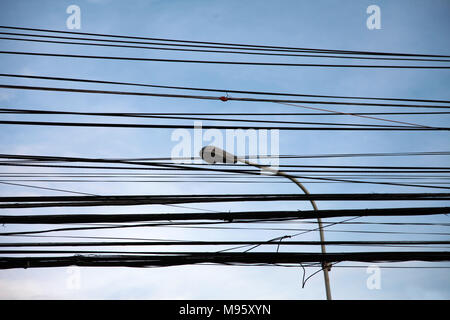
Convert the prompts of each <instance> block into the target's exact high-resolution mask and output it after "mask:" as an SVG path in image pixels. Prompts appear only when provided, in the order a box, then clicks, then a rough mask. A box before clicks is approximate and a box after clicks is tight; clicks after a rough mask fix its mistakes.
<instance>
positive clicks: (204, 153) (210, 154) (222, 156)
mask: <svg viewBox="0 0 450 320" xmlns="http://www.w3.org/2000/svg"><path fill="white" fill-rule="evenodd" d="M200 157H201V158H202V159H203V160H205V161H206V162H208V163H210V164H216V163H237V162H241V163H244V164H247V165H249V166H253V167H257V168H259V169H261V170H265V171H268V172H271V173H273V174H274V175H277V176H280V177H285V178H288V179H289V180H291V181H292V182H294V183H295V184H296V185H297V186H298V187H299V188H300V189H302V191H303V192H304V193H305V194H309V191H308V189H306V188H305V186H304V185H302V184H301V183H300V181H298V180H297V179H296V178H294V177H292V176H290V175H289V174H287V173H285V172H282V171H279V170H275V169H273V168H270V167H267V166H263V165H260V164H258V163H254V162H250V161H248V160H247V159H245V158H238V157H237V156H235V155H233V154H231V153H229V152H226V151H225V150H222V149H221V148H218V147H215V146H206V147H203V148H202V149H201V150H200ZM310 202H311V205H312V207H313V208H314V210H315V211H319V209H318V208H317V205H316V202H315V201H314V200H310ZM317 223H318V225H319V234H320V242H321V245H320V246H321V249H322V253H323V254H324V255H325V253H326V250H325V244H324V242H325V236H324V234H323V227H322V220H321V219H320V217H317ZM329 267H330V266H329V265H328V263H326V262H322V270H323V277H324V282H325V292H326V295H327V300H331V289H330V278H329V276H328V271H329Z"/></svg>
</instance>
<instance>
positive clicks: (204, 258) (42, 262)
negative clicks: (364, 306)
mask: <svg viewBox="0 0 450 320" xmlns="http://www.w3.org/2000/svg"><path fill="white" fill-rule="evenodd" d="M412 260H417V261H430V262H431V261H448V260H450V252H410V251H407V252H345V253H325V254H322V253H297V252H296V253H293V252H290V253H286V252H278V253H272V252H270V253H269V252H252V253H235V252H233V253H230V252H226V253H212V252H170V253H159V252H155V253H154V254H153V255H149V254H148V253H147V254H146V255H85V256H83V255H75V256H61V257H20V258H19V257H17V258H12V257H1V258H0V269H11V268H37V267H63V266H70V265H78V266H91V267H94V266H103V267H106V266H122V267H124V266H126V267H150V266H160V267H161V266H175V265H187V264H199V263H216V264H228V263H245V264H248V265H252V264H258V263H272V264H273V263H294V264H296V265H298V263H299V262H322V261H327V262H329V261H331V262H337V261H361V262H381V261H385V262H386V261H389V262H399V261H402V262H403V261H412Z"/></svg>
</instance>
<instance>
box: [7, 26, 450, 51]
mask: <svg viewBox="0 0 450 320" xmlns="http://www.w3.org/2000/svg"><path fill="white" fill-rule="evenodd" d="M0 28H2V29H13V30H25V31H39V32H51V33H61V34H73V35H86V36H101V37H108V38H122V39H137V40H150V41H165V42H175V43H176V42H178V43H189V44H208V45H220V46H224V45H226V46H233V47H244V48H253V49H254V50H256V49H272V51H273V50H277V51H279V50H278V49H281V50H293V51H313V52H332V53H340V54H362V55H395V56H411V57H412V56H416V57H440V58H450V56H449V55H432V54H412V53H394V52H373V51H351V50H336V49H312V48H295V47H282V46H267V45H255V44H239V43H226V42H207V41H193V40H179V39H167V38H150V37H138V36H129V35H114V34H100V33H87V32H76V31H62V30H51V29H42V28H40V29H39V28H26V27H15V26H0ZM244 48H241V49H244ZM253 49H252V50H253Z"/></svg>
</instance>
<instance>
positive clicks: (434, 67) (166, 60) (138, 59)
mask: <svg viewBox="0 0 450 320" xmlns="http://www.w3.org/2000/svg"><path fill="white" fill-rule="evenodd" d="M0 54H12V55H27V56H41V57H59V58H82V59H102V60H126V61H141V62H175V63H196V64H198V63H200V64H220V65H251V66H277V67H323V68H370V69H450V66H444V65H433V66H431V65H367V64H320V63H285V62H254V61H221V60H186V59H161V58H142V57H120V56H95V55H81V54H62V53H48V52H30V51H0Z"/></svg>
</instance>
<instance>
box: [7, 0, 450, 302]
mask: <svg viewBox="0 0 450 320" xmlns="http://www.w3.org/2000/svg"><path fill="white" fill-rule="evenodd" d="M71 4H76V5H78V6H80V8H81V26H82V28H81V31H82V32H94V33H111V34H123V35H136V36H145V37H157V38H173V39H191V40H198V41H215V42H233V43H252V44H266V45H279V46H293V47H310V48H329V49H349V50H367V51H369V50H372V51H388V52H389V51H392V52H411V53H424V54H426V53H429V54H450V42H449V37H448V32H449V31H450V20H449V19H448V13H449V12H450V3H449V2H448V1H445V0H443V1H437V0H432V1H406V0H404V1H395V2H393V1H378V0H371V1H356V0H353V1H350V0H346V1H330V0H328V1H113V0H90V1H89V0H87V1H23V0H15V1H10V0H4V1H2V2H1V4H0V21H1V23H0V24H1V25H10V26H24V27H35V28H47V29H58V30H66V19H67V17H68V15H67V14H66V8H67V7H68V6H69V5H71ZM371 4H377V5H379V6H380V8H381V17H382V18H381V19H382V22H381V24H382V29H381V30H368V29H367V27H366V19H367V17H368V15H367V14H366V8H367V7H368V6H369V5H371ZM0 48H1V50H9V51H26V50H27V51H39V52H56V53H73V54H96V55H117V56H119V55H121V56H136V57H138V56H139V57H140V56H145V57H155V58H156V57H160V58H180V57H182V58H183V59H211V60H212V59H216V60H220V59H222V58H224V57H223V56H221V55H219V54H218V55H216V56H211V54H209V55H208V54H201V53H189V52H186V53H182V54H180V53H175V52H165V51H161V52H158V51H152V50H148V51H145V52H143V51H142V50H139V49H117V48H101V49H99V48H96V47H87V48H82V47H78V46H70V45H66V46H64V45H52V44H37V43H21V42H15V41H6V40H1V41H0ZM226 58H227V59H229V60H231V59H235V60H242V61H245V60H249V59H250V58H249V57H230V56H226ZM224 59H225V58H224ZM251 59H252V60H257V61H270V60H271V59H272V60H277V59H278V60H281V58H269V57H262V58H258V57H256V58H253V57H252V58H251ZM225 60H226V59H225ZM278 60H277V61H278ZM283 61H286V62H292V61H297V60H295V59H294V58H283ZM305 61H308V62H309V61H311V62H315V61H316V60H314V59H312V58H311V59H306V58H305ZM333 62H336V63H339V62H341V61H333ZM0 70H1V73H19V74H22V73H23V74H35V75H50V76H62V77H77V78H91V79H104V80H112V81H114V80H119V81H133V82H142V83H152V84H163V85H174V86H177V85H178V86H192V87H209V88H229V89H237V90H239V89H243V90H257V91H284V92H298V93H310V94H325V95H349V96H375V97H376V96H381V97H403V98H417V99H420V98H424V99H447V100H448V99H450V95H449V91H448V87H449V83H450V73H449V72H448V71H446V70H413V69H411V70H396V69H392V70H389V69H388V70H381V69H340V68H336V69H327V68H295V67H294V68H287V67H257V66H221V65H201V64H175V63H157V62H127V61H98V60H86V59H79V60H76V59H64V58H50V57H28V56H14V55H2V56H1V60H0ZM0 83H3V84H6V83H11V84H27V85H50V84H51V83H50V82H46V81H36V80H34V81H31V80H21V79H15V80H10V79H8V78H1V79H0ZM51 85H53V84H51ZM58 85H59V84H58ZM61 86H63V87H74V88H77V87H81V86H80V85H78V84H71V83H65V84H63V85H61ZM90 88H98V89H102V88H106V89H108V90H114V89H122V88H120V87H117V86H116V87H115V86H110V85H108V86H105V85H103V86H102V85H92V86H90ZM130 90H131V89H130ZM152 92H159V91H158V90H156V89H155V90H152ZM161 92H162V91H161ZM0 103H1V105H2V106H3V107H11V108H12V107H18V108H39V109H49V110H51V109H58V110H71V111H99V112H119V111H127V112H242V111H245V112H252V111H254V112H276V111H280V112H282V111H286V112H295V111H299V112H302V111H303V109H295V108H290V107H287V106H280V105H275V104H263V103H250V104H246V103H242V102H226V103H224V102H220V101H217V102H215V101H214V102H211V101H206V102H205V101H191V100H182V99H164V98H148V97H133V96H106V95H105V96H103V95H89V94H75V93H52V92H26V91H13V90H7V89H2V90H1V91H0ZM336 110H337V109H336ZM339 110H340V111H352V110H355V109H354V108H352V107H345V106H344V107H340V109H339ZM381 110H384V109H383V108H378V109H377V111H381ZM15 118H16V116H12V115H4V116H2V119H15ZM63 118H64V119H67V118H65V117H62V118H61V117H56V116H55V117H53V118H51V120H50V121H52V120H57V119H63ZM26 119H41V120H45V117H33V116H28V117H27V118H26ZM70 119H74V120H75V119H77V117H71V118H70ZM339 119H340V120H342V121H344V119H345V121H347V122H349V121H354V122H357V121H360V122H362V123H373V122H370V121H365V120H364V121H363V120H361V119H352V118H351V117H348V118H347V117H342V118H339ZM396 119H397V118H396ZM101 120H103V121H106V120H107V119H101ZM111 120H115V121H117V119H111ZM315 120H316V119H314V118H311V119H309V118H308V119H307V120H306V121H315ZM317 120H323V118H320V119H317ZM402 120H403V121H411V122H419V121H426V124H429V125H443V126H444V125H445V126H448V125H449V118H448V116H437V117H429V118H427V119H421V118H420V117H417V116H415V117H413V116H411V117H403V118H402ZM121 121H123V122H125V121H127V120H121ZM329 121H337V119H334V118H333V119H332V117H330V119H329ZM131 122H137V120H135V121H131ZM170 136H171V131H170V130H155V129H151V130H142V129H141V130H139V129H98V128H58V127H53V128H52V127H42V128H41V127H19V126H5V125H2V126H1V127H0V152H1V153H8V154H40V155H59V156H80V157H105V158H106V157H109V158H114V157H124V156H126V157H167V156H170V152H171V149H172V148H173V146H174V142H173V141H171V140H170ZM448 147H449V136H448V134H447V133H442V132H426V133H423V132H406V133H405V132H397V133H395V132H394V133H393V132H364V131H361V132H358V133H356V134H355V133H354V132H332V133H330V132H309V131H305V132H295V133H294V132H281V133H280V153H281V154H302V153H305V154H320V153H324V154H325V153H364V152H407V151H441V150H448ZM194 152H198V150H194ZM402 161H404V158H395V157H392V158H380V159H377V158H373V159H369V158H367V159H365V158H362V159H361V158H356V159H348V160H342V159H337V160H336V159H333V158H331V159H323V160H320V164H324V165H325V164H332V165H336V164H338V165H344V164H348V165H418V166H419V165H423V166H425V165H430V166H431V165H435V166H439V165H440V166H448V164H449V158H448V157H433V158H427V157H414V158H411V159H408V163H407V164H405V163H404V162H402ZM316 162H317V160H308V159H305V160H304V161H303V163H305V164H312V163H314V164H315V163H316ZM1 170H2V172H20V171H14V170H16V169H11V168H9V169H8V168H2V169H1ZM34 171H36V170H34ZM43 171H44V170H43ZM39 185H40V186H47V187H56V188H57V187H63V186H62V185H61V184H57V183H53V184H52V183H41V184H39ZM337 186H338V185H336V184H309V185H308V184H307V187H308V189H310V191H311V192H312V193H314V192H317V193H327V192H417V191H421V189H419V190H416V189H412V188H405V187H392V186H391V187H387V186H383V187H380V186H375V185H364V186H361V185H339V187H337ZM64 187H65V188H68V189H72V190H77V191H82V192H88V193H95V194H186V193H244V192H246V193H277V192H279V193H284V192H285V193H290V192H297V191H298V190H297V189H296V187H295V186H294V185H289V184H275V185H264V184H261V185H254V186H253V185H251V186H245V185H231V184H230V185H228V184H227V185H224V184H208V185H206V184H204V185H202V184H198V185H195V184H174V183H172V184H169V183H167V184H156V185H155V184H144V183H140V184H133V183H123V184H104V183H103V184H102V183H96V184H94V183H92V184H87V183H86V184H74V183H73V184H65V185H64ZM425 191H427V190H425ZM0 192H1V194H2V195H50V194H55V193H54V192H50V191H41V190H35V189H27V188H23V187H14V186H6V185H0ZM388 205H392V206H394V205H399V206H401V205H403V206H415V205H417V206H420V205H423V204H421V203H413V202H411V203H403V204H401V203H400V204H391V203H388V204H386V203H375V204H367V203H351V204H345V203H344V204H343V203H333V202H325V203H319V208H323V209H326V208H338V207H367V206H371V207H374V206H380V207H383V206H388ZM436 205H437V204H436ZM447 205H448V204H447ZM198 207H201V208H202V207H205V208H206V206H201V205H198ZM208 208H213V209H216V210H227V211H228V210H247V209H248V210H250V209H275V208H277V209H285V210H291V209H302V208H303V209H304V208H308V209H309V206H308V204H307V203H274V204H264V205H260V204H259V205H258V204H239V205H238V204H217V205H212V206H208ZM121 210H122V211H121ZM161 210H164V211H167V212H169V211H170V212H172V211H180V210H177V209H175V208H167V207H162V206H154V207H150V206H145V207H139V208H135V207H133V208H126V212H156V211H161ZM29 211H30V212H32V213H44V210H42V209H33V210H29ZM66 211H67V212H79V211H80V210H78V209H67V210H66ZM181 211H182V210H181ZM18 212H19V211H13V210H9V211H8V210H5V214H9V213H11V214H14V213H18ZM57 212H58V210H57V209H50V210H49V209H47V210H45V213H57ZM83 212H123V208H120V209H118V208H95V209H84V211H83ZM21 213H24V211H21ZM446 219H447V217H433V218H427V221H436V222H437V221H445V222H448V221H447V220H446ZM365 221H369V220H368V219H367V220H365ZM371 221H376V220H375V219H374V220H371ZM396 221H399V219H397V220H396ZM415 221H424V218H421V219H419V218H416V220H415ZM4 228H5V230H13V229H14V228H17V227H11V226H5V227H4ZM347 228H353V227H347ZM355 228H357V227H355ZM378 228H379V227H378ZM336 229H337V228H336ZM373 230H375V229H373ZM385 230H388V229H385ZM86 234H88V232H86ZM91 234H94V233H91ZM96 234H98V233H96ZM102 234H105V235H106V234H108V235H113V234H114V232H113V231H111V232H104V233H102ZM122 235H132V236H137V235H139V236H145V237H151V238H153V237H154V238H157V237H161V238H175V239H193V238H196V237H198V236H199V235H198V233H197V231H192V230H188V229H178V230H177V229H169V228H166V229H164V228H159V229H155V230H153V229H152V230H147V229H144V228H139V229H134V230H133V231H130V230H128V231H124V232H122ZM202 235H204V237H207V238H208V239H222V238H223V239H225V238H228V239H229V237H230V235H231V236H232V237H233V238H234V239H261V240H263V239H270V238H273V237H276V236H280V235H282V233H281V234H280V232H273V231H272V232H267V233H263V232H259V233H251V234H250V233H244V232H238V231H235V232H233V233H231V234H230V233H229V232H228V233H225V232H223V231H204V232H203V233H202ZM317 237H318V235H317V234H311V235H307V236H305V238H304V239H314V240H317ZM326 237H327V239H329V240H339V239H344V238H345V236H343V235H340V234H337V233H336V234H333V233H327V234H326ZM352 237H353V236H352ZM352 239H363V238H362V237H361V236H360V235H356V234H355V236H354V238H352ZM371 239H383V236H376V235H374V236H372V237H371ZM393 239H398V238H394V237H393ZM411 239H412V238H411ZM440 239H442V238H440ZM8 240H9V239H6V240H5V239H1V240H0V241H8ZM44 240H45V239H44ZM333 250H337V249H333ZM411 265H413V264H411ZM310 272H311V271H310ZM81 276H82V278H81V279H82V284H81V288H80V289H79V290H68V289H67V288H66V285H65V283H66V280H67V277H68V274H67V272H66V269H64V268H61V269H40V270H36V269H35V270H19V269H17V270H16V269H14V270H8V271H0V298H107V299H108V298H123V299H126V298H147V299H161V298H179V299H184V298H186V299H187V298H192V299H197V298H203V299H208V298H217V299H219V298H223V299H227V298H255V299H259V298H266V299H271V298H273V299H321V298H323V297H324V292H323V291H324V290H323V283H322V277H321V275H318V276H316V277H314V278H312V279H311V280H310V281H309V282H308V284H307V286H306V287H305V288H304V289H302V288H301V285H300V279H301V269H300V268H269V267H219V266H186V267H172V268H163V269H128V268H117V269H94V268H92V269H88V268H83V269H81ZM367 276H368V275H367V274H366V270H365V269H364V268H361V269H338V268H335V269H333V271H332V272H331V282H332V291H333V296H334V297H335V298H337V299H359V298H363V299H399V298H415V299H429V298H437V299H448V298H450V291H449V289H448V288H449V276H450V274H449V272H448V270H446V269H442V270H427V269H424V270H416V269H398V270H393V269H383V270H382V289H381V290H368V289H367V288H366V279H367Z"/></svg>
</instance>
